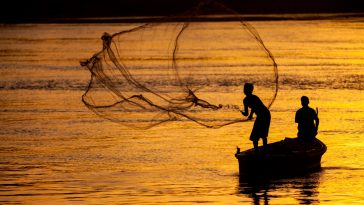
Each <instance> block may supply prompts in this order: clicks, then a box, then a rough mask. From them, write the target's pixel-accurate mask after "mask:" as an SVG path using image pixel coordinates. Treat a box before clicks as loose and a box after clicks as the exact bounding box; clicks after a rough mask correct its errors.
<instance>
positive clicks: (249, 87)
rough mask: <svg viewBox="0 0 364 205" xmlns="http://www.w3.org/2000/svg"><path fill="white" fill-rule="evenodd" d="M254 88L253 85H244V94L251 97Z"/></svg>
mask: <svg viewBox="0 0 364 205" xmlns="http://www.w3.org/2000/svg"><path fill="white" fill-rule="evenodd" d="M253 90H254V86H253V84H251V83H245V84H244V94H245V95H251V94H252V93H253Z"/></svg>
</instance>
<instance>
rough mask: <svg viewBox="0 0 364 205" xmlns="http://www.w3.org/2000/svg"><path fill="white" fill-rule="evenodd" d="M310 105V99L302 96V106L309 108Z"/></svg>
mask: <svg viewBox="0 0 364 205" xmlns="http://www.w3.org/2000/svg"><path fill="white" fill-rule="evenodd" d="M309 103H310V100H309V99H308V97H307V96H302V97H301V104H302V106H303V107H307V106H308V104H309Z"/></svg>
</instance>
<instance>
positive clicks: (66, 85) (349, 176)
mask: <svg viewBox="0 0 364 205" xmlns="http://www.w3.org/2000/svg"><path fill="white" fill-rule="evenodd" d="M251 23H252V25H253V26H255V28H256V29H257V30H258V32H259V33H260V35H261V37H262V38H263V40H265V43H266V45H267V47H268V48H270V49H271V51H272V53H273V54H274V55H275V57H276V60H277V63H278V65H279V73H280V90H279V93H278V97H277V100H276V101H275V103H274V105H273V106H272V108H271V113H272V123H271V129H270V134H269V141H270V142H273V141H278V140H281V139H283V138H284V137H294V136H295V135H296V125H295V123H294V114H295V111H296V110H297V109H298V108H300V100H299V99H300V97H301V96H302V95H307V96H309V97H310V99H311V104H310V105H311V107H314V108H315V107H318V108H319V117H320V120H321V121H320V131H319V135H318V138H320V139H321V140H322V141H323V142H324V143H325V144H326V145H327V146H328V151H327V153H326V154H325V155H324V156H323V159H322V167H323V170H322V171H321V172H318V173H313V174H309V175H306V176H302V177H297V178H290V179H279V180H271V181H269V182H264V183H255V184H250V183H246V182H241V183H239V177H238V164H237V160H236V159H235V157H234V153H235V147H236V146H237V145H238V146H240V147H241V148H242V149H248V148H250V147H251V146H252V145H251V142H250V141H249V139H248V137H249V133H250V130H251V127H252V122H247V123H240V124H234V125H230V126H227V127H223V128H221V129H207V128H203V127H200V126H198V125H196V124H194V123H167V124H163V125H160V126H157V127H154V128H152V129H149V130H144V131H140V130H132V129H127V128H125V127H123V126H121V125H119V124H115V123H112V122H109V121H107V120H105V119H102V118H99V117H97V116H96V115H95V114H94V113H92V112H91V111H90V110H88V109H87V108H86V107H85V106H84V105H83V104H82V102H81V99H80V97H81V95H82V94H83V91H84V89H85V88H86V87H87V84H88V80H89V72H88V71H87V70H85V69H83V68H81V67H80V66H79V61H80V60H83V59H86V58H89V57H90V56H91V55H92V54H93V53H95V52H96V51H98V50H100V48H101V41H100V36H101V35H102V33H103V32H105V31H107V32H109V33H113V32H116V31H120V30H122V29H125V28H128V27H131V26H133V25H130V24H98V25H96V24H92V25H88V24H70V25H47V24H43V25H11V26H9V25H2V26H1V27H0V76H1V77H0V96H1V97H0V113H1V114H0V141H1V143H0V169H1V171H0V203H1V204H195V203H205V204H264V203H265V204H319V203H320V204H363V203H364V197H363V196H364V143H363V137H364V136H363V133H364V123H363V122H364V92H363V88H364V84H363V81H364V22H363V21H362V20H360V21H357V20H340V21H339V20H325V21H266V22H265V21H261V22H251ZM242 97H243V96H242Z"/></svg>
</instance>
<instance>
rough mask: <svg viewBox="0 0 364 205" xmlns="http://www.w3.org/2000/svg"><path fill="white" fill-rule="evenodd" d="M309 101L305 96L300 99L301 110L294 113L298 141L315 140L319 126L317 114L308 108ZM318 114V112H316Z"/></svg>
mask: <svg viewBox="0 0 364 205" xmlns="http://www.w3.org/2000/svg"><path fill="white" fill-rule="evenodd" d="M309 103H310V100H309V99H308V97H306V96H302V97H301V104H302V108H300V109H299V110H298V111H297V112H296V117H295V121H296V123H298V133H297V137H298V139H301V140H304V141H310V140H313V139H315V137H316V135H317V130H318V126H319V122H320V121H319V118H318V113H316V111H315V110H314V109H312V108H310V107H309V106H308V104H309ZM317 112H318V111H317Z"/></svg>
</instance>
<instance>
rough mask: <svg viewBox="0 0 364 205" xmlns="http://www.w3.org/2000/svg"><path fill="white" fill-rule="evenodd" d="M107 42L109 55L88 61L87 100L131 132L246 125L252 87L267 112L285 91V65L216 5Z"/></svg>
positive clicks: (254, 33) (247, 28)
mask: <svg viewBox="0 0 364 205" xmlns="http://www.w3.org/2000/svg"><path fill="white" fill-rule="evenodd" d="M216 11H218V12H216ZM211 13H213V14H215V15H214V16H210V15H208V14H211ZM216 14H224V16H223V17H224V18H225V17H229V18H230V19H229V20H227V19H226V18H225V20H224V21H221V19H220V20H218V21H217V20H216V17H219V16H216ZM227 14H228V15H227ZM212 17H213V18H214V20H213V21H212V20H211V18H212ZM231 17H233V18H232V19H231ZM102 40H103V48H102V50H101V51H100V52H98V53H96V54H94V55H93V56H92V57H91V58H90V59H88V60H87V61H84V62H82V63H81V65H83V66H85V67H87V68H88V70H89V71H90V72H91V80H90V83H89V86H88V88H87V90H86V92H85V93H84V95H83V96H82V101H83V103H84V104H85V105H86V106H87V107H88V108H89V109H90V110H92V111H93V112H95V113H96V114H97V115H99V116H101V117H103V118H106V119H109V120H111V121H114V122H118V123H120V124H123V125H125V126H128V127H134V128H150V127H153V126H156V125H158V124H161V123H164V122H170V121H185V122H186V121H189V122H191V121H192V122H195V123H198V124H200V125H202V126H205V127H208V128H219V127H222V126H225V125H229V124H233V123H237V122H243V121H246V119H245V117H243V116H242V114H241V113H240V110H241V109H243V107H242V106H243V105H242V100H243V98H244V94H243V85H244V83H246V82H250V83H253V84H254V87H255V89H254V94H255V95H257V96H259V97H260V98H261V100H262V101H263V102H264V103H265V105H266V106H267V107H270V106H271V105H272V103H273V102H274V100H275V98H276V95H277V92H278V71H277V64H276V62H275V60H274V58H273V56H272V54H271V52H270V51H269V50H268V49H267V48H266V46H265V45H264V42H263V40H262V39H261V37H260V36H259V34H258V33H257V31H256V30H255V29H254V28H253V27H252V26H251V25H250V24H248V23H247V22H245V21H243V20H242V19H241V18H240V17H239V15H237V13H235V12H234V11H233V10H231V9H229V8H227V7H226V6H224V5H222V4H220V3H218V2H216V1H207V2H206V1H205V2H203V3H200V4H199V5H198V6H196V7H194V8H193V9H191V10H190V11H188V12H186V13H184V14H183V15H181V16H177V17H170V18H165V19H162V20H158V21H156V22H152V23H146V24H141V25H138V26H136V27H134V28H132V29H129V30H124V31H120V32H118V33H114V34H112V35H110V34H107V33H105V34H104V35H103V36H102Z"/></svg>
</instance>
